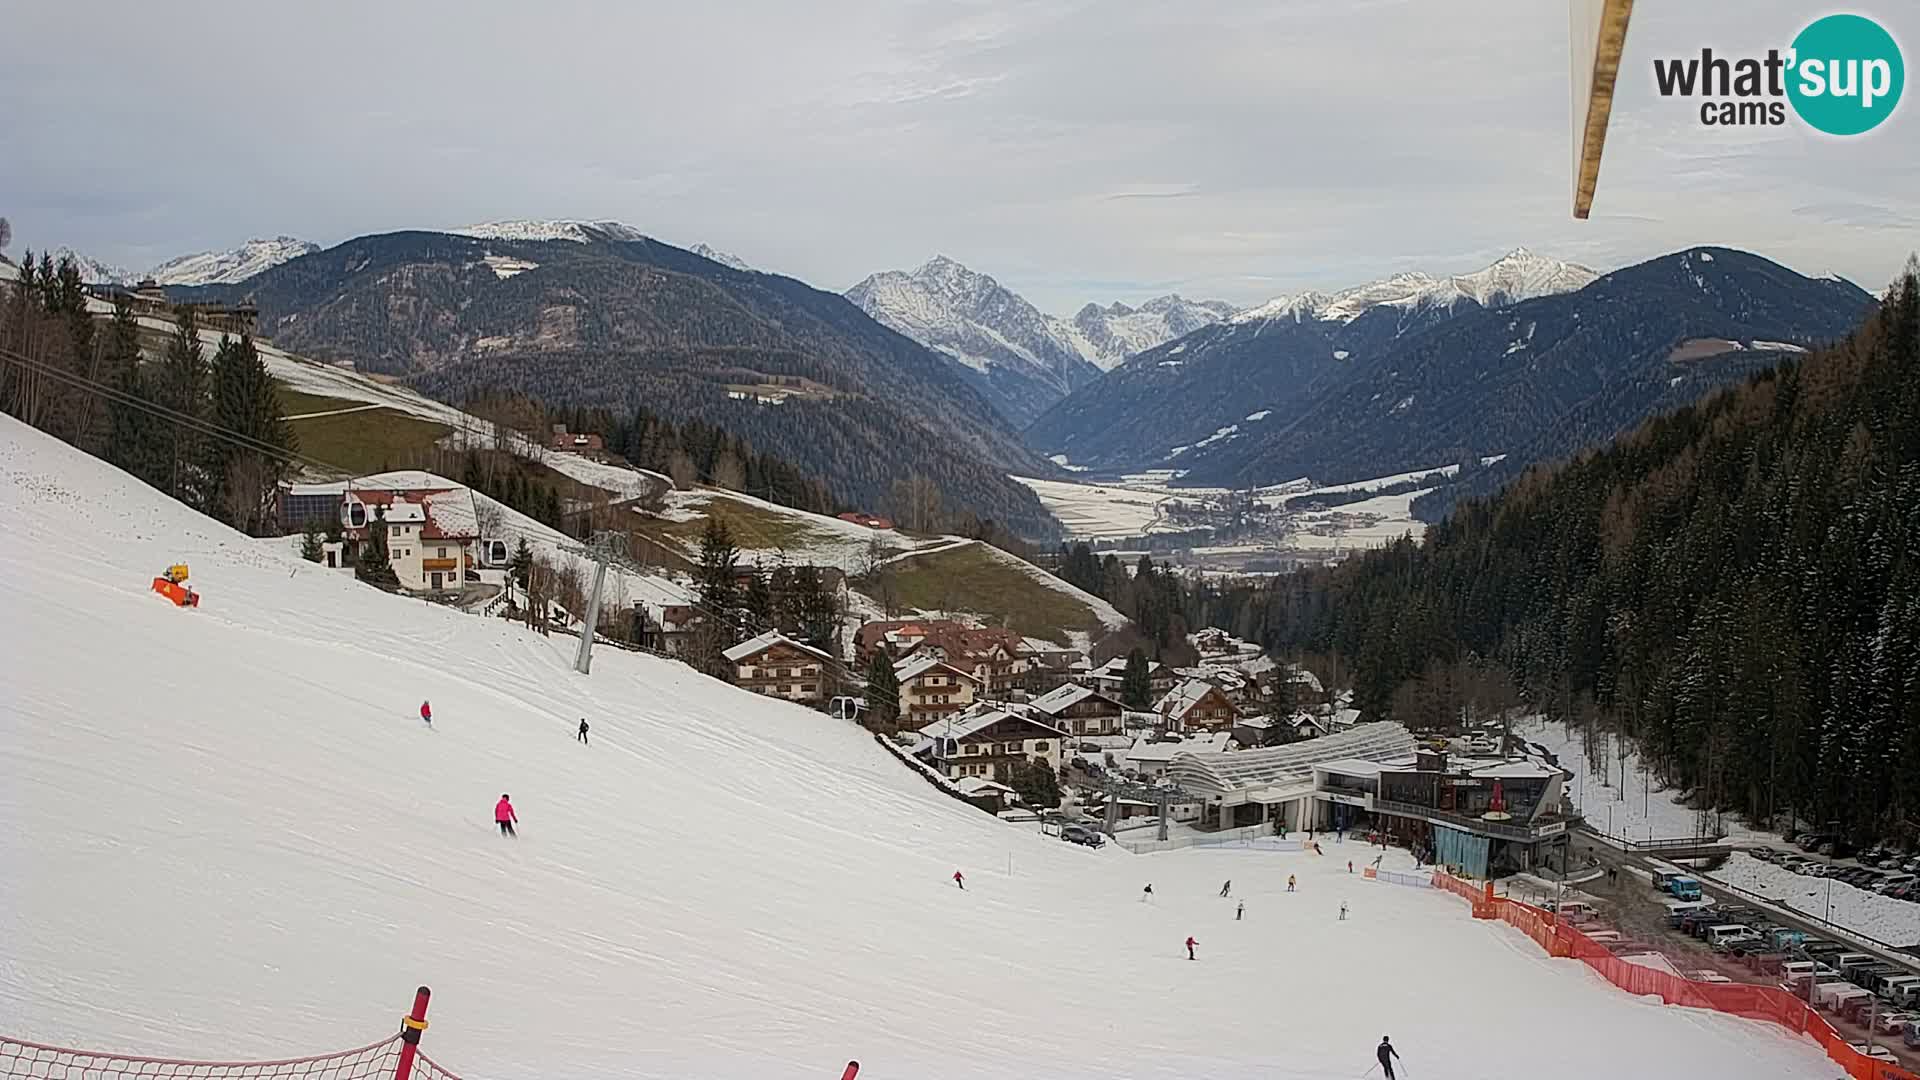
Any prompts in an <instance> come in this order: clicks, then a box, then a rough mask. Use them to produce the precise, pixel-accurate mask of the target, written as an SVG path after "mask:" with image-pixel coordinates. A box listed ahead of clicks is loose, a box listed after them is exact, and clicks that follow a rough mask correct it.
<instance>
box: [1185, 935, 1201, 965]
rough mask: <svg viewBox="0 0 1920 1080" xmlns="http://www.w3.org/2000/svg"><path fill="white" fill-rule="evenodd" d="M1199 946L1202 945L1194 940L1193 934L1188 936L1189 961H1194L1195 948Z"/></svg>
mask: <svg viewBox="0 0 1920 1080" xmlns="http://www.w3.org/2000/svg"><path fill="white" fill-rule="evenodd" d="M1198 944H1200V943H1199V942H1197V941H1195V940H1193V935H1192V934H1188V935H1187V959H1189V960H1191V959H1193V947H1194V946H1195V945H1198Z"/></svg>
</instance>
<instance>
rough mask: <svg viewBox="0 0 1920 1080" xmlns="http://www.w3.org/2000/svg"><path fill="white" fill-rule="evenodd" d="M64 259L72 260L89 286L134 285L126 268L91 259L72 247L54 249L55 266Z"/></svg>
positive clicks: (82, 279)
mask: <svg viewBox="0 0 1920 1080" xmlns="http://www.w3.org/2000/svg"><path fill="white" fill-rule="evenodd" d="M39 257H40V256H39V255H37V254H36V255H35V256H34V259H35V260H36V261H37V260H38V259H39ZM63 259H72V260H73V266H74V269H76V270H78V271H80V280H81V281H83V282H86V283H87V284H89V285H131V284H133V280H134V278H133V273H132V272H131V271H129V270H127V269H126V268H125V267H122V266H114V265H113V264H111V263H103V262H100V261H99V260H97V259H90V258H88V257H87V256H85V255H82V254H80V253H79V252H77V251H75V250H73V249H72V248H70V247H60V248H55V249H53V262H54V265H55V266H58V265H60V262H61V260H63Z"/></svg>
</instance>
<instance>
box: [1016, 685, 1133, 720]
mask: <svg viewBox="0 0 1920 1080" xmlns="http://www.w3.org/2000/svg"><path fill="white" fill-rule="evenodd" d="M1088 698H1099V699H1100V700H1101V701H1104V702H1107V703H1108V704H1110V705H1112V706H1113V707H1114V708H1116V709H1118V708H1121V707H1122V706H1121V704H1120V702H1118V701H1115V700H1113V699H1112V698H1110V697H1108V696H1107V695H1105V694H1103V693H1101V692H1100V691H1098V690H1092V689H1088V688H1087V687H1084V686H1081V685H1080V684H1079V683H1067V684H1066V685H1065V686H1060V687H1056V688H1054V689H1052V690H1049V691H1047V692H1046V693H1044V694H1042V695H1040V696H1039V697H1037V698H1034V699H1033V701H1032V702H1031V704H1032V706H1033V707H1034V708H1035V709H1038V710H1039V711H1041V712H1043V713H1046V714H1047V715H1048V716H1058V715H1060V714H1061V713H1063V712H1065V711H1067V710H1068V709H1070V708H1072V707H1073V706H1075V705H1078V704H1080V703H1081V702H1083V701H1085V700H1087V699H1088Z"/></svg>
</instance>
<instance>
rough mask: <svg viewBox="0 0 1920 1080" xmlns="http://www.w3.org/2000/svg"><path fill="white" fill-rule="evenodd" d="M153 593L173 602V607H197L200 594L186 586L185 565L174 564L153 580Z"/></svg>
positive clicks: (191, 587)
mask: <svg viewBox="0 0 1920 1080" xmlns="http://www.w3.org/2000/svg"><path fill="white" fill-rule="evenodd" d="M153 591H154V592H157V593H159V594H160V595H161V596H164V597H166V598H167V599H169V600H171V601H173V606H175V607H199V606H200V594H199V593H197V592H194V591H193V586H191V585H189V584H187V564H186V563H175V564H173V565H172V566H169V567H167V569H166V571H165V572H164V573H162V574H161V575H160V576H159V577H157V578H154V579H153Z"/></svg>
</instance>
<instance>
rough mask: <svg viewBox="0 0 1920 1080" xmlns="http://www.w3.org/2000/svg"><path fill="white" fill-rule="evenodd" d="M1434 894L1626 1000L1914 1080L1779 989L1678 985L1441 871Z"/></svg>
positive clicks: (1862, 1071)
mask: <svg viewBox="0 0 1920 1080" xmlns="http://www.w3.org/2000/svg"><path fill="white" fill-rule="evenodd" d="M1433 884H1434V887H1435V888H1439V889H1445V890H1446V891H1448V892H1450V893H1453V894H1455V895H1457V896H1460V897H1462V898H1464V899H1466V900H1469V901H1471V902H1472V903H1473V905H1474V915H1475V916H1476V917H1479V918H1489V917H1490V918H1497V919H1499V920H1501V921H1502V922H1505V923H1507V924H1508V925H1509V926H1512V927H1514V928H1515V929H1517V930H1519V931H1520V932H1521V933H1523V934H1525V935H1527V936H1528V937H1530V938H1532V939H1533V941H1534V943H1535V944H1537V945H1539V946H1540V947H1541V948H1542V949H1544V950H1546V952H1547V954H1548V955H1550V956H1566V957H1571V958H1573V959H1575V960H1578V961H1580V962H1581V963H1583V964H1586V965H1587V966H1588V967H1590V968H1592V969H1593V970H1595V971H1597V972H1599V973H1600V976H1601V977H1602V978H1604V979H1606V980H1607V981H1608V982H1610V983H1612V984H1613V985H1615V986H1617V987H1619V988H1620V989H1622V990H1625V991H1626V992H1627V993H1629V994H1637V995H1643V996H1645V995H1653V996H1657V997H1659V998H1660V1000H1661V1001H1664V1002H1666V1003H1667V1004H1669V1005H1680V1006H1683V1007H1686V1008H1690V1009H1712V1010H1714V1011H1716V1012H1723V1013H1728V1014H1730V1015H1733V1016H1741V1017H1745V1018H1747V1019H1749V1020H1764V1021H1767V1022H1769V1023H1774V1024H1778V1025H1780V1026H1781V1027H1783V1028H1786V1029H1787V1030H1789V1031H1793V1032H1797V1033H1799V1034H1802V1035H1807V1036H1809V1037H1811V1038H1812V1039H1813V1040H1814V1041H1815V1042H1817V1043H1819V1044H1820V1046H1821V1048H1822V1049H1824V1050H1826V1052H1827V1056H1828V1057H1830V1058H1832V1059H1833V1060H1834V1061H1835V1062H1836V1063H1837V1064H1839V1065H1840V1067H1841V1068H1843V1069H1845V1070H1846V1073H1847V1075H1848V1076H1850V1077H1853V1078H1854V1080H1920V1076H1916V1075H1915V1074H1914V1073H1913V1072H1912V1071H1910V1070H1908V1069H1904V1068H1902V1067H1901V1066H1899V1065H1897V1064H1895V1063H1893V1062H1888V1061H1877V1060H1875V1059H1873V1058H1870V1057H1868V1056H1867V1055H1866V1054H1864V1053H1861V1052H1860V1051H1858V1050H1856V1049H1854V1048H1853V1045H1852V1044H1851V1043H1849V1042H1848V1041H1847V1038H1846V1036H1845V1035H1843V1034H1841V1033H1840V1032H1839V1031H1837V1030H1836V1029H1835V1028H1834V1026H1833V1025H1832V1024H1830V1023H1828V1022H1827V1019H1826V1017H1824V1016H1821V1015H1820V1014H1819V1013H1818V1012H1816V1011H1814V1009H1813V1008H1812V1007H1811V1006H1809V1005H1808V1004H1807V1003H1806V1002H1805V1001H1802V1000H1800V999H1799V998H1797V997H1794V996H1793V995H1792V994H1789V993H1787V992H1786V991H1785V990H1782V989H1780V988H1779V987H1777V986H1752V985H1747V984H1743V983H1703V982H1694V981H1693V980H1691V979H1684V978H1681V977H1679V976H1677V975H1673V974H1669V973H1668V972H1664V971H1656V970H1654V969H1652V968H1645V967H1641V966H1640V965H1638V964H1629V963H1627V962H1626V961H1625V960H1622V959H1620V958H1619V957H1618V956H1615V955H1614V954H1613V953H1611V952H1608V951H1607V949H1606V947H1605V946H1603V945H1601V944H1600V943H1598V942H1596V941H1594V940H1593V939H1591V938H1589V937H1587V936H1586V935H1585V934H1583V933H1581V932H1580V931H1578V930H1576V929H1574V928H1573V927H1571V926H1568V925H1567V924H1566V923H1564V922H1561V921H1559V920H1557V919H1555V918H1554V916H1553V914H1552V913H1550V912H1546V911H1542V910H1541V909H1539V908H1536V907H1534V906H1532V905H1531V904H1523V903H1521V902H1520V901H1518V900H1513V899H1510V898H1507V897H1492V896H1489V895H1488V892H1487V890H1486V889H1485V888H1479V889H1476V888H1474V887H1473V886H1472V885H1471V884H1469V883H1467V882H1465V881H1461V880H1460V879H1458V878H1455V877H1454V876H1453V875H1451V874H1448V873H1445V872H1444V871H1436V872H1435V873H1434V875H1433Z"/></svg>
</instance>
